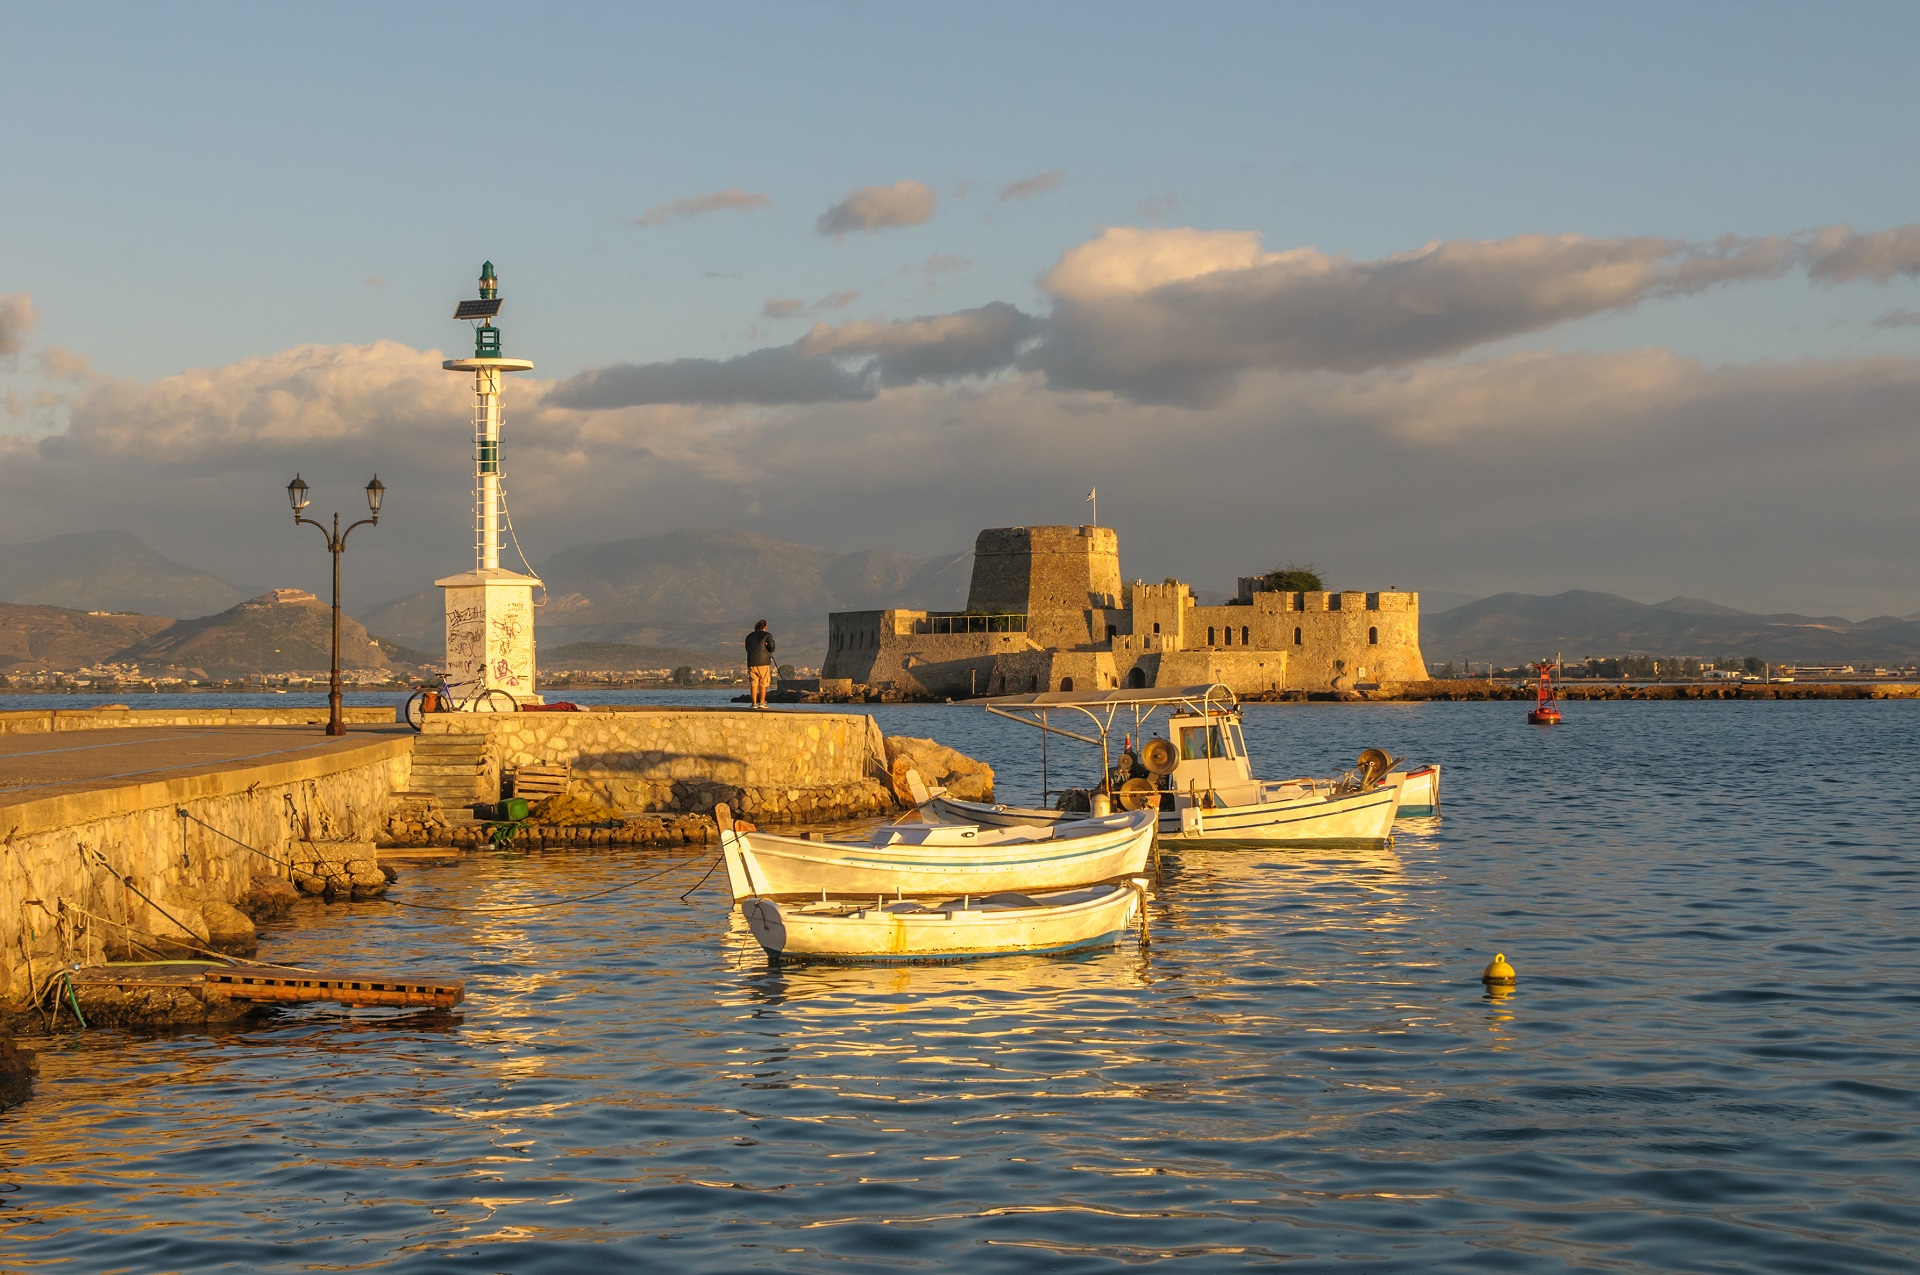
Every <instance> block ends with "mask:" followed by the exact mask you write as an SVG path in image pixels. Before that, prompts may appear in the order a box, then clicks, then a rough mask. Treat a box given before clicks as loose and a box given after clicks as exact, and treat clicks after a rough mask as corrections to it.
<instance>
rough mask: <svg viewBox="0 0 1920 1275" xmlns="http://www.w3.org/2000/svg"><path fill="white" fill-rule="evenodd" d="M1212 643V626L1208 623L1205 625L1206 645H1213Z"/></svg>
mask: <svg viewBox="0 0 1920 1275" xmlns="http://www.w3.org/2000/svg"><path fill="white" fill-rule="evenodd" d="M1213 643H1214V637H1213V626H1212V625H1211V624H1209V625H1208V626H1207V645H1208V646H1212V645H1213Z"/></svg>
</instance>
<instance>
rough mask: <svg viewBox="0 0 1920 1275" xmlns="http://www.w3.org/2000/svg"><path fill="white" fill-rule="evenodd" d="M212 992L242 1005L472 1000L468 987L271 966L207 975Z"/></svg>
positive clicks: (444, 1004)
mask: <svg viewBox="0 0 1920 1275" xmlns="http://www.w3.org/2000/svg"><path fill="white" fill-rule="evenodd" d="M206 984H207V987H208V989H209V990H212V991H214V992H216V993H218V994H222V995H225V996H228V997H230V998H232V999H234V1000H241V1001H279V1002H303V1001H333V1002H335V1003H337V1004H341V1005H390V1006H408V1007H412V1008H420V1009H428V1008H431V1009H451V1008H453V1007H454V1006H455V1005H458V1004H459V1003H460V1002H461V1001H462V1000H464V999H466V995H467V985H466V984H465V983H463V982H428V981H426V980H422V979H400V978H382V977H376V976H367V975H353V974H313V973H307V972H305V971H301V970H288V969H278V968H275V967H273V966H270V965H231V966H225V967H222V968H219V969H210V970H208V971H207V972H206Z"/></svg>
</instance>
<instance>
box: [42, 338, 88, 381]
mask: <svg viewBox="0 0 1920 1275" xmlns="http://www.w3.org/2000/svg"><path fill="white" fill-rule="evenodd" d="M40 370H41V371H42V372H44V373H46V377H47V379H48V380H50V381H88V380H92V379H93V361H92V360H91V359H89V358H88V357H87V356H86V355H84V354H76V353H74V352H73V351H72V350H66V349H62V348H61V347H59V346H57V345H49V346H48V347H47V348H46V349H44V350H42V351H40Z"/></svg>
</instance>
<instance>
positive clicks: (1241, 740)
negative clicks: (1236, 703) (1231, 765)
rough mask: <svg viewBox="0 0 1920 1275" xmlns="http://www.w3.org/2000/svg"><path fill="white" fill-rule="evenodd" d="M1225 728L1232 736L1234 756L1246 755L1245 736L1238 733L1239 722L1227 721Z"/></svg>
mask: <svg viewBox="0 0 1920 1275" xmlns="http://www.w3.org/2000/svg"><path fill="white" fill-rule="evenodd" d="M1227 730H1228V732H1229V733H1230V734H1231V736H1232V738H1233V753H1234V756H1236V757H1245V756H1246V755H1247V737H1246V736H1245V735H1242V734H1241V733H1240V723H1239V722H1229V723H1228V724H1227Z"/></svg>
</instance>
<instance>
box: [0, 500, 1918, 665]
mask: <svg viewBox="0 0 1920 1275" xmlns="http://www.w3.org/2000/svg"><path fill="white" fill-rule="evenodd" d="M971 557H972V555H970V554H966V553H956V554H949V555H946V556H943V557H936V558H922V557H914V556H911V555H908V554H900V553H893V552H891V551H887V550H862V551H857V552H845V553H843V552H836V551H834V550H829V549H818V548H813V547H810V546H807V545H797V544H791V543H789V542H787V541H783V540H776V539H774V538H772V537H770V536H762V535H757V534H754V533H752V532H744V531H674V532H669V533H667V534H665V535H660V536H645V537H639V538H635V539H629V540H617V541H609V542H606V543H603V544H593V545H579V546H575V547H573V548H569V549H565V550H562V551H561V552H559V553H557V554H555V555H553V557H551V558H549V559H548V560H546V561H545V562H543V563H540V564H537V566H536V570H537V571H538V572H539V574H540V576H541V578H542V579H543V580H545V582H546V585H547V590H548V597H547V600H546V603H545V605H544V606H542V607H541V608H540V610H539V616H538V624H539V638H540V643H541V649H542V658H541V664H542V665H543V666H544V667H548V668H560V667H563V666H565V667H574V668H581V669H588V668H652V667H670V666H673V665H677V664H694V665H695V666H700V665H702V664H707V665H711V666H725V665H729V664H733V663H736V662H738V660H739V658H740V639H741V637H742V635H744V634H745V633H746V631H747V630H748V629H749V628H750V627H752V625H753V622H754V621H755V620H760V619H764V620H766V621H768V623H769V624H770V626H771V627H772V629H773V631H774V633H775V635H776V636H777V637H778V639H779V642H780V647H779V651H780V658H781V659H782V661H783V662H784V661H787V660H791V661H792V662H794V663H797V664H813V663H818V662H819V660H820V658H821V656H822V655H823V653H824V649H825V644H826V617H827V613H828V612H829V611H858V610H877V609H881V608H886V607H910V608H919V609H928V610H957V609H959V608H960V607H962V606H964V605H965V601H966V593H967V583H968V574H969V571H970V564H971ZM1336 583H1337V582H1336ZM296 592H297V591H293V590H276V591H275V593H274V594H271V595H266V596H265V597H264V598H262V597H249V596H248V595H247V594H245V593H244V592H243V591H242V590H239V589H237V588H236V587H234V586H233V585H231V584H228V583H226V582H225V581H222V580H220V579H218V578H217V577H215V576H212V575H210V574H208V573H206V572H203V571H198V570H196V569H194V568H192V567H188V566H183V565H182V564H180V563H177V562H174V561H172V560H171V559H168V558H166V557H164V556H162V555H161V554H158V553H156V552H154V551H153V550H152V549H150V548H149V547H147V546H146V545H145V544H143V543H141V542H140V540H138V539H137V538H136V537H134V536H132V535H130V534H129V533H127V532H124V531H102V532H87V533H80V534H76V535H64V536H54V537H52V538H50V539H47V540H42V541H37V542H34V543H31V544H24V545H13V546H7V547H4V548H0V667H5V666H8V665H13V666H15V667H17V668H78V667H81V666H82V665H86V664H93V663H98V662H101V661H103V660H110V659H115V658H133V659H139V660H141V661H143V662H145V663H159V662H164V663H168V664H173V665H178V666H182V667H194V668H202V669H205V670H206V672H207V673H208V674H209V675H211V676H232V675H234V674H235V673H242V672H265V671H272V672H282V671H291V670H307V669H313V668H324V667H325V665H326V652H325V636H326V631H327V630H326V624H325V619H326V615H327V608H326V606H325V605H324V604H323V603H321V602H320V601H319V600H318V599H314V598H313V597H312V595H310V594H299V595H298V598H295V597H294V595H295V593H296ZM283 595H284V596H283ZM275 597H279V598H280V600H279V601H278V602H274V603H273V605H270V606H269V605H265V604H266V603H267V602H269V601H271V600H272V599H273V598H275ZM536 597H537V595H536ZM300 599H304V600H300ZM6 602H12V603H16V604H18V605H12V606H8V605H5V603H6ZM1422 602H1423V604H1424V605H1423V608H1422V615H1421V634H1420V638H1421V643H1420V644H1421V647H1422V650H1423V652H1424V654H1425V655H1426V657H1427V660H1428V661H1429V662H1430V663H1432V664H1443V663H1446V662H1449V661H1454V662H1458V661H1462V660H1471V661H1473V662H1475V663H1479V662H1481V661H1485V660H1493V661H1496V662H1499V663H1502V664H1517V663H1521V662H1524V661H1527V660H1535V659H1539V658H1541V657H1542V656H1543V655H1548V654H1552V653H1554V652H1562V653H1564V654H1565V655H1566V656H1567V657H1568V658H1570V659H1574V658H1580V657H1584V656H1587V655H1607V656H1618V655H1627V654H1630V653H1638V654H1653V655H1669V656H1685V655H1693V656H1714V657H1718V656H1723V655H1738V656H1747V655H1753V656H1758V657H1759V658H1761V659H1765V660H1768V661H1770V662H1772V663H1775V664H1788V663H1791V664H1804V663H1814V664H1838V663H1846V664H1854V665H1856V666H1858V665H1900V664H1908V663H1912V662H1914V661H1916V660H1920V614H1916V615H1910V616H1904V617H1902V616H1876V617H1874V618H1872V619H1868V620H1860V621H1853V620H1848V619H1846V618H1845V617H1842V616H1832V615H1828V616H1807V615H1798V614H1791V613H1787V614H1776V615H1761V614H1755V613H1752V612H1747V611H1741V610H1738V609H1736V608H1734V607H1727V606H1720V605H1718V604H1716V603H1713V602H1706V601H1702V600H1701V599H1698V598H1686V597H1678V598H1670V599H1668V600H1667V601H1665V602H1656V603H1645V602H1636V601H1633V600H1632V599H1630V598H1623V597H1619V596H1617V595H1615V594H1610V593H1596V592H1591V591H1587V590H1579V589H1576V590H1570V591H1568V592H1565V593H1558V594H1553V595H1551V596H1540V595H1535V594H1524V593H1503V594H1499V595H1496V596H1494V597H1490V598H1474V599H1468V598H1466V597H1465V596H1464V595H1460V594H1446V593H1442V592H1433V593H1426V594H1423V595H1422ZM1447 603H1457V605H1445V604H1447ZM104 612H143V613H144V614H112V615H108V614H101V613H104ZM195 617H199V618H195ZM356 618H357V619H358V620H359V621H360V623H359V624H349V625H348V631H347V634H343V636H347V635H351V637H352V640H351V641H350V642H349V643H347V644H346V646H347V651H348V654H349V658H348V659H347V660H346V661H344V662H345V663H346V664H347V666H348V667H359V668H384V667H387V666H388V665H389V664H392V663H398V664H409V663H415V662H422V663H426V664H429V665H431V664H434V663H437V659H438V654H437V653H438V652H439V651H440V650H441V648H442V645H443V642H444V637H443V634H444V619H443V603H442V601H441V593H440V590H438V589H425V590H422V591H421V592H419V593H415V594H410V595H408V596H406V597H403V598H396V599H394V600H392V601H389V602H384V603H381V604H379V605H377V606H374V607H370V608H367V609H365V610H363V611H360V612H358V613H357V616H356ZM176 621H177V623H176ZM363 625H364V627H362V626H363ZM368 630H371V632H372V633H373V634H377V635H379V636H378V637H369V636H368V635H367V631H368ZM409 648H412V649H409ZM556 660H557V661H560V662H558V663H556V662H555V661H556ZM216 670H218V671H216Z"/></svg>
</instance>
